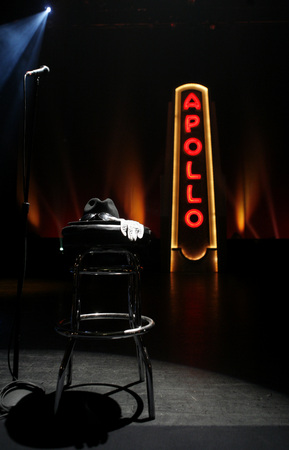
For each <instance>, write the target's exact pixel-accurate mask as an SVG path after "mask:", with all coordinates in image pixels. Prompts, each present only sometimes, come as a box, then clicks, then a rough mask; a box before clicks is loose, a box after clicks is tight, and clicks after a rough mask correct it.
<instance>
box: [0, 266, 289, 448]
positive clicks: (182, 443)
mask: <svg viewBox="0 0 289 450" xmlns="http://www.w3.org/2000/svg"><path fill="white" fill-rule="evenodd" d="M286 281H287V280H286V278H285V276H284V275H283V274H281V273H280V274H279V273H275V274H274V275H272V274H271V275H270V276H269V274H268V273H266V274H262V273H259V274H258V275H257V276H253V275H252V274H248V273H247V274H242V275H237V274H206V275H200V274H194V275H190V274H161V273H153V272H150V271H148V272H144V274H143V278H142V291H143V313H144V314H145V315H148V316H150V317H152V318H153V319H154V320H155V322H156V326H155V327H154V329H153V330H152V331H151V332H150V333H149V334H147V335H146V336H145V337H144V340H145V344H146V346H147V349H148V351H149V354H150V357H151V360H152V364H153V375H154V391H155V404H156V419H155V420H154V421H148V420H147V417H148V414H147V402H146V389H145V383H138V371H137V362H136V358H135V346H134V342H133V340H131V339H127V340H124V341H113V342H101V343H99V342H98V343H95V342H92V341H89V342H88V343H87V342H85V343H79V344H78V345H77V346H76V350H75V357H74V373H73V386H72V387H73V388H72V389H71V390H69V391H67V392H66V393H65V396H64V398H63V405H64V406H63V415H62V417H61V418H60V419H59V420H60V422H58V423H57V424H56V422H55V420H54V418H53V416H52V414H51V411H52V405H53V396H54V391H55V387H56V379H57V372H58V368H59V364H60V361H61V357H62V354H63V351H64V347H65V338H63V337H62V336H59V335H58V334H57V333H56V332H55V331H54V325H55V323H56V321H57V320H58V319H60V318H63V315H67V313H68V311H69V304H70V299H71V286H72V285H71V280H70V279H68V278H67V279H55V280H54V279H45V280H44V279H39V278H32V279H27V280H26V281H25V284H24V291H23V299H22V310H21V327H20V328H21V334H20V353H19V380H23V381H25V382H29V383H33V384H34V383H35V384H37V385H40V386H42V387H43V389H44V390H45V395H44V396H42V397H41V398H40V399H37V400H35V399H34V396H27V397H24V398H23V399H22V400H19V401H17V402H16V406H15V407H14V408H12V409H11V411H10V413H9V414H8V416H6V417H5V416H3V418H2V420H1V422H0V447H1V448H5V449H6V448H7V449H10V448H15V449H23V448H89V447H90V448H91V447H93V446H98V445H102V446H105V447H107V448H114V449H115V448H119V449H130V448H157V449H159V448H166V449H167V448H172V449H177V448H179V449H185V448H196V449H202V448H204V449H216V448H222V449H225V448H228V449H232V448H234V449H239V448H240V449H244V448H246V449H247V448H252V449H254V450H255V449H259V448H260V449H286V448H289V396H288V394H289V388H288V375H289V373H288V372H289V371H288V367H287V366H288V363H287V359H288V350H287V349H288V327H287V320H286V310H287V290H286ZM16 286H17V282H16V281H15V280H14V279H6V280H2V281H1V283H0V294H1V300H0V311H1V312H0V320H1V328H0V337H1V340H0V377H1V386H0V388H1V389H2V388H4V387H6V386H7V384H8V383H10V382H11V375H10V373H9V369H8V362H7V354H8V347H9V338H10V335H11V328H12V324H13V319H14V307H15V298H16ZM109 295H111V298H110V300H111V301H112V303H115V304H114V308H115V307H116V304H117V303H118V299H117V298H115V296H114V297H112V294H109ZM10 358H11V364H12V365H13V352H11V355H10ZM19 395H20V394H19ZM7 398H8V397H7ZM68 424H69V425H68ZM60 429H61V430H62V432H61V433H60V432H59V430H60Z"/></svg>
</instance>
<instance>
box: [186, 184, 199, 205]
mask: <svg viewBox="0 0 289 450" xmlns="http://www.w3.org/2000/svg"><path fill="white" fill-rule="evenodd" d="M187 201H188V203H202V199H201V198H194V197H193V185H192V184H188V186H187Z"/></svg>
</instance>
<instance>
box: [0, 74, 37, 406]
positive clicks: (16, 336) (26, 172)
mask: <svg viewBox="0 0 289 450" xmlns="http://www.w3.org/2000/svg"><path fill="white" fill-rule="evenodd" d="M28 75H29V74H28ZM26 76H27V73H25V75H24V80H23V91H24V117H23V154H22V178H23V203H22V208H21V215H20V239H21V241H20V258H19V273H18V282H17V294H16V307H15V319H14V325H13V330H12V335H11V341H10V345H9V350H8V366H9V370H10V373H11V375H12V382H11V383H9V384H8V385H7V386H6V387H5V388H3V389H2V391H1V397H2V399H3V398H4V397H5V396H7V395H8V394H9V393H10V392H13V391H15V390H16V389H18V388H20V389H21V390H23V389H26V390H28V391H34V390H37V391H41V392H42V393H43V391H44V390H43V388H42V387H40V386H38V385H36V384H34V383H30V382H23V381H19V380H18V376H19V343H20V327H21V309H22V308H21V306H22V294H23V285H24V280H25V276H26V265H27V225H28V213H29V206H30V205H29V202H28V197H29V183H30V171H31V157H32V150H33V141H34V139H33V138H34V134H35V128H36V127H35V125H36V113H37V107H38V96H39V82H40V76H38V77H37V78H36V92H35V108H34V116H33V122H32V139H31V142H30V146H27V98H26V97H27V95H26ZM12 341H13V369H12V368H11V365H10V347H11V345H12ZM1 406H2V409H3V410H4V411H6V412H8V411H9V410H10V407H9V406H5V405H4V404H3V403H2V405H1Z"/></svg>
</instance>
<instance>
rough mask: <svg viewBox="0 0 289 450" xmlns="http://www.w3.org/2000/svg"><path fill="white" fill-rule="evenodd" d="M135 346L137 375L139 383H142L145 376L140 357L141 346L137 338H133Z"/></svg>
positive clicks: (141, 357)
mask: <svg viewBox="0 0 289 450" xmlns="http://www.w3.org/2000/svg"><path fill="white" fill-rule="evenodd" d="M134 341H135V346H136V356H137V363H138V373H139V379H140V381H144V379H145V374H144V364H143V356H142V353H143V352H142V349H141V344H140V342H139V338H138V336H135V337H134Z"/></svg>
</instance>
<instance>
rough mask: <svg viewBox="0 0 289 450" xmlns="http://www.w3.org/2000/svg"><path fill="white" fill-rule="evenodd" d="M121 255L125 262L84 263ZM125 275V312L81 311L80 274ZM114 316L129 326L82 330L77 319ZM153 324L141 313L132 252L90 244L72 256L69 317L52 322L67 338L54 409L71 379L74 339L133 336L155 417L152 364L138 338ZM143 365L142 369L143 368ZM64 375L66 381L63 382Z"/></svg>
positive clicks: (80, 320) (150, 408)
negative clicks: (103, 257) (73, 259)
mask: <svg viewBox="0 0 289 450" xmlns="http://www.w3.org/2000/svg"><path fill="white" fill-rule="evenodd" d="M95 255H97V256H100V257H101V256H111V257H115V256H116V257H117V259H118V258H119V257H120V256H122V257H123V258H124V259H125V260H126V263H125V264H124V263H121V264H119V263H118V264H113V265H111V264H110V265H108V266H107V265H106V264H104V265H97V266H94V265H92V266H89V265H87V262H86V261H87V259H88V257H93V256H95ZM96 275H97V276H111V275H117V276H126V277H128V313H96V312H94V313H85V314H82V312H81V297H80V278H81V277H82V276H96ZM115 319H118V320H121V321H128V323H129V327H128V328H126V329H122V330H117V331H107V330H106V331H97V330H93V331H91V330H89V331H88V330H83V329H82V328H81V323H85V321H88V320H89V321H91V320H95V321H97V320H108V321H113V320H115ZM153 326H154V321H153V320H152V319H151V318H150V317H147V316H143V315H141V295H140V265H139V261H138V258H137V256H136V255H134V254H133V253H132V252H131V251H128V250H126V249H123V248H121V249H120V248H116V249H111V248H103V247H94V248H91V249H89V250H86V251H85V252H84V253H82V254H81V255H79V256H78V257H77V258H76V261H75V263H74V268H73V297H72V308H71V318H70V319H69V320H62V321H60V322H59V323H58V324H57V326H56V331H57V332H58V333H59V334H61V335H63V336H65V337H67V338H68V343H67V346H66V349H65V353H64V356H63V358H62V362H61V365H60V368H59V372H58V380H57V387H56V395H55V404H54V411H55V413H57V410H58V407H59V403H60V400H61V396H62V392H63V389H64V388H65V387H68V386H70V385H71V383H72V357H73V351H74V347H75V344H76V341H77V340H78V339H87V338H88V339H124V338H131V337H133V338H134V341H135V344H136V353H137V361H138V370H139V376H140V381H144V379H145V378H146V387H147V398H148V411H149V418H150V419H154V418H155V404H154V391H153V375H152V365H151V361H150V358H149V355H148V352H147V349H146V347H145V346H144V344H143V341H142V335H143V334H145V333H147V332H148V331H149V330H150V329H151V328H152V327H153ZM144 369H145V370H144ZM65 378H66V383H65Z"/></svg>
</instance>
